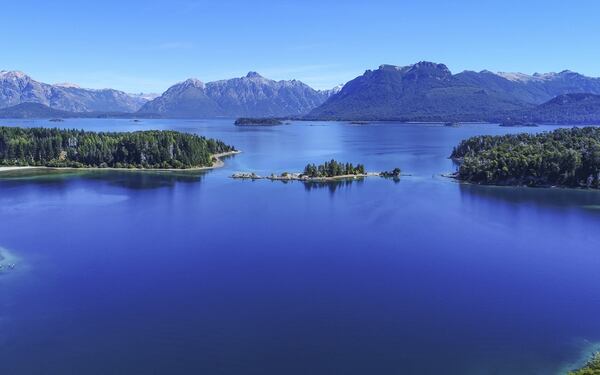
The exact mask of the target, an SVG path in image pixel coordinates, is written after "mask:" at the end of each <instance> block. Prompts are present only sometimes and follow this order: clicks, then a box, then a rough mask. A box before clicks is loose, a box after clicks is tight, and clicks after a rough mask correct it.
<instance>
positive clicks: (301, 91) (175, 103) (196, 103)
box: [138, 71, 334, 117]
mask: <svg viewBox="0 0 600 375" xmlns="http://www.w3.org/2000/svg"><path fill="white" fill-rule="evenodd" d="M333 93H334V92H329V91H317V90H315V89H313V88H312V87H310V86H308V85H307V84H305V83H303V82H301V81H299V80H295V79H293V80H287V81H286V80H280V81H275V80H272V79H268V78H265V77H263V76H261V75H260V74H259V73H257V72H254V71H250V72H248V74H246V75H245V76H243V77H236V78H230V79H223V80H218V81H212V82H207V83H203V82H202V81H200V80H197V79H194V78H190V79H187V80H185V81H183V82H179V83H177V84H175V85H173V86H171V87H169V88H168V89H167V90H166V91H165V92H164V93H163V94H162V95H161V96H160V97H158V98H156V99H154V100H151V101H149V102H148V103H146V104H144V106H142V108H141V109H140V110H139V111H138V113H157V114H160V115H164V116H174V117H217V116H223V117H269V116H271V117H284V116H300V115H303V114H305V113H308V112H309V111H310V110H312V109H313V108H315V107H317V106H318V105H320V104H321V103H323V102H324V101H325V100H326V99H327V98H328V97H329V95H332V94H333Z"/></svg>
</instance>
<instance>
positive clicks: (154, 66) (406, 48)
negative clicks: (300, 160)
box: [0, 0, 600, 92]
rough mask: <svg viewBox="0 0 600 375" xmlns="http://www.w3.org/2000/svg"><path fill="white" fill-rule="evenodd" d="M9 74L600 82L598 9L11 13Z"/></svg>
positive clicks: (55, 7) (111, 81) (299, 5)
mask: <svg viewBox="0 0 600 375" xmlns="http://www.w3.org/2000/svg"><path fill="white" fill-rule="evenodd" d="M1 12H2V22H1V23H0V25H1V27H2V31H1V32H2V39H1V41H2V46H1V51H2V52H0V70H2V69H4V70H22V71H24V72H26V73H28V74H30V75H31V76H33V78H35V79H37V80H40V81H43V82H49V83H55V82H64V81H67V82H73V83H77V84H79V85H81V86H84V87H92V88H102V87H113V88H117V89H121V90H125V91H129V92H139V91H144V92H162V91H164V90H165V89H166V88H167V87H168V86H170V85H171V84H173V83H175V82H177V81H181V80H184V79H185V78H188V77H196V78H199V79H201V80H203V81H205V82H206V81H211V80H216V79H223V78H231V77H234V76H241V75H245V74H246V72H248V71H249V70H254V71H258V72H259V73H261V74H262V75H264V76H266V77H269V78H273V79H292V78H296V79H300V80H302V81H304V82H306V83H308V84H310V85H311V86H313V87H315V88H329V87H332V86H334V85H336V84H338V83H343V82H346V81H348V80H350V79H352V78H354V77H355V76H357V75H360V74H362V73H363V72H364V70H366V69H371V68H376V67H377V66H378V65H380V64H382V63H388V64H396V65H407V64H411V63H414V62H417V61H420V60H429V61H435V62H443V63H445V64H446V65H448V67H449V68H450V69H451V70H452V71H453V72H458V71H461V70H465V69H469V70H482V69H489V70H493V71H520V72H524V73H533V72H548V71H560V70H564V69H571V70H575V71H578V72H581V73H584V74H586V75H590V76H600V46H599V45H600V18H599V17H600V16H599V15H600V1H596V0H589V1H586V0H580V1H577V0H573V1H565V0H562V1H554V0H546V1H537V0H531V1H530V0H520V1H512V0H511V1H506V0H504V1H485V0H480V1H446V0H444V1H441V0H437V1H436V0H430V1H417V0H411V1H376V0H372V1H353V0H346V1H341V0H340V1H329V0H320V1H313V0H303V1H300V0H295V1H286V0H278V1H260V0H253V1H228V0H220V1H196V0H171V1H152V0H146V1H130V0H119V1H114V0H103V1H93V2H92V1H90V2H87V1H85V2H84V1H66V0H53V1H44V2H42V1H31V0H16V1H3V4H2V5H1Z"/></svg>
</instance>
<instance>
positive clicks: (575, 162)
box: [451, 127, 600, 188]
mask: <svg viewBox="0 0 600 375" xmlns="http://www.w3.org/2000/svg"><path fill="white" fill-rule="evenodd" d="M451 158H452V159H454V160H456V161H458V162H459V167H458V171H457V173H456V177H457V178H458V179H460V180H463V181H468V182H474V183H480V184H493V185H527V186H564V187H588V188H599V187H600V128H596V127H584V128H572V129H557V130H555V131H553V132H544V133H540V134H511V135H503V136H477V137H472V138H469V139H467V140H464V141H462V142H461V143H460V144H459V145H458V146H457V147H455V148H454V150H453V152H452V155H451Z"/></svg>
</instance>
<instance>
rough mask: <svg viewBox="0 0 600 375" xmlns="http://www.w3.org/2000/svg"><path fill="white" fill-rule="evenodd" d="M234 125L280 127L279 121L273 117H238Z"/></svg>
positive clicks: (280, 122)
mask: <svg viewBox="0 0 600 375" xmlns="http://www.w3.org/2000/svg"><path fill="white" fill-rule="evenodd" d="M234 124H235V125H282V124H283V122H282V121H281V120H280V119H277V118H274V117H261V118H258V117H257V118H254V117H240V118H238V119H237V120H235V122H234Z"/></svg>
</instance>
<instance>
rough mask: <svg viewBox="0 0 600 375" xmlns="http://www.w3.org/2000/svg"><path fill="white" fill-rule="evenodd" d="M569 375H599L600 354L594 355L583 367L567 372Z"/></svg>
mask: <svg viewBox="0 0 600 375" xmlns="http://www.w3.org/2000/svg"><path fill="white" fill-rule="evenodd" d="M569 375H600V353H596V354H595V355H594V357H593V358H592V359H591V360H590V361H589V362H588V363H587V364H586V365H585V366H584V367H582V368H580V369H579V370H575V371H571V372H569Z"/></svg>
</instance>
